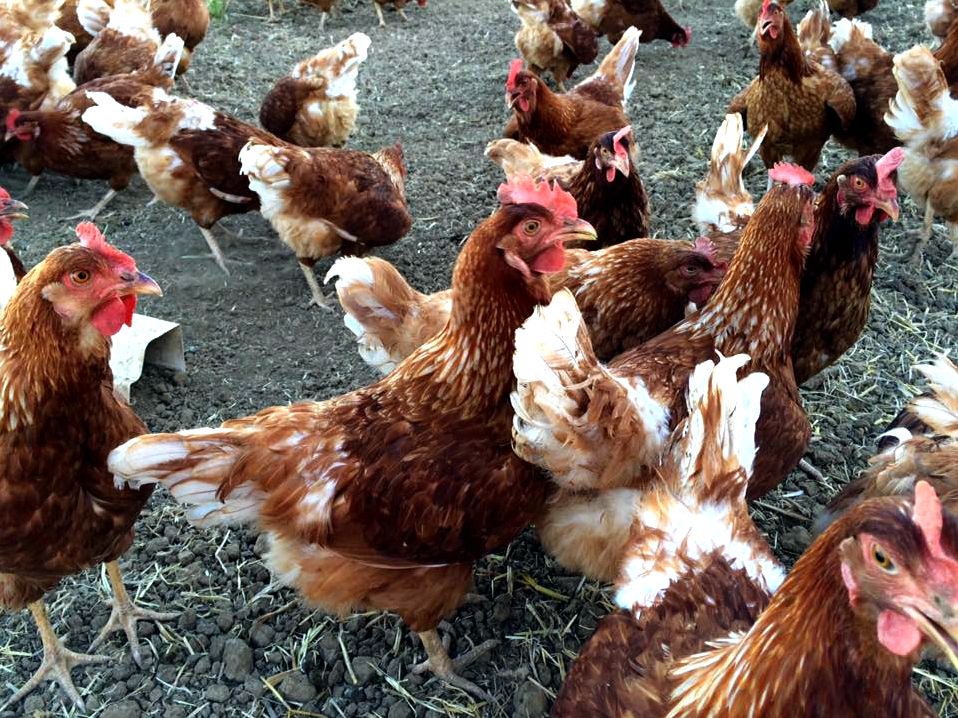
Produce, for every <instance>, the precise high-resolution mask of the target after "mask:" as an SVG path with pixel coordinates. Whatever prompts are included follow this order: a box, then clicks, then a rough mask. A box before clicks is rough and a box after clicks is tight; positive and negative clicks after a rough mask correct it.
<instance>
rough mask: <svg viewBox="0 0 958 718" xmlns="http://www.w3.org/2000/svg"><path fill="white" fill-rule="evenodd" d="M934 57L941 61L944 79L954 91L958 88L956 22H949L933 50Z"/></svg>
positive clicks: (957, 26) (957, 37)
mask: <svg viewBox="0 0 958 718" xmlns="http://www.w3.org/2000/svg"><path fill="white" fill-rule="evenodd" d="M935 59H936V60H938V62H940V63H941V69H942V71H943V72H944V73H945V81H946V82H947V83H948V86H949V87H950V88H951V89H952V92H953V93H954V91H955V90H958V87H956V86H958V23H954V22H953V23H951V25H950V26H949V28H948V33H947V34H946V35H945V37H944V39H943V40H942V42H941V45H940V46H939V47H938V49H937V50H935Z"/></svg>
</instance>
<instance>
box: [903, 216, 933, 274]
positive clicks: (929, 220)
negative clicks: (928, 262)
mask: <svg viewBox="0 0 958 718" xmlns="http://www.w3.org/2000/svg"><path fill="white" fill-rule="evenodd" d="M934 222H935V208H934V207H932V206H931V202H930V201H928V200H925V221H924V223H923V224H922V226H921V233H920V234H919V235H918V239H917V241H916V242H915V246H914V247H912V250H911V257H910V258H909V261H910V262H911V263H912V264H913V265H916V266H917V265H921V260H922V258H923V256H924V254H925V246H926V245H927V244H928V242H929V241H930V240H931V233H932V231H933V230H934Z"/></svg>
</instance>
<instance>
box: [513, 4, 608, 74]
mask: <svg viewBox="0 0 958 718" xmlns="http://www.w3.org/2000/svg"><path fill="white" fill-rule="evenodd" d="M512 11H513V12H514V13H516V15H518V16H519V20H520V21H521V22H522V26H521V27H520V28H519V30H518V31H517V32H516V37H515V45H516V49H517V50H518V51H519V54H520V55H522V57H523V59H524V60H525V61H526V63H528V65H529V69H530V70H532V72H534V73H536V74H537V75H542V74H543V73H544V72H545V71H546V70H548V71H549V72H551V73H552V76H553V77H554V78H555V81H556V84H557V85H558V86H559V90H560V91H562V92H565V81H566V80H568V79H569V78H570V77H571V76H572V73H574V72H575V70H576V68H577V67H578V66H579V65H589V64H591V63H592V62H594V61H595V58H596V57H597V56H598V54H599V37H598V35H597V34H596V32H595V30H593V29H592V27H591V26H590V25H589V24H588V23H586V22H585V21H583V20H582V18H580V17H579V16H578V15H576V14H575V13H574V12H573V11H572V8H571V7H569V3H568V1H567V0H512Z"/></svg>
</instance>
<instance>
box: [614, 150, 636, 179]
mask: <svg viewBox="0 0 958 718" xmlns="http://www.w3.org/2000/svg"><path fill="white" fill-rule="evenodd" d="M612 166H613V167H614V168H615V169H616V171H617V172H620V173H621V174H622V176H623V177H628V176H629V172H630V170H631V169H632V163H631V162H629V158H628V156H623V155H613V157H612Z"/></svg>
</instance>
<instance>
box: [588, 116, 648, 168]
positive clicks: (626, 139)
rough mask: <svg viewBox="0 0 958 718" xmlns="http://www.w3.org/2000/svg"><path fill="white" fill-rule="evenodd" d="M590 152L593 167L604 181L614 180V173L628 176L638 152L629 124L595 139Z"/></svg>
mask: <svg viewBox="0 0 958 718" xmlns="http://www.w3.org/2000/svg"><path fill="white" fill-rule="evenodd" d="M592 153H593V155H594V158H595V168H596V170H598V172H599V173H600V174H601V175H602V176H603V177H605V181H606V182H614V181H615V177H616V173H618V174H621V175H622V176H623V177H628V176H629V173H630V172H631V171H632V165H633V164H634V162H635V158H636V155H637V154H638V151H637V149H636V146H635V142H634V141H633V137H632V127H631V125H626V126H625V127H623V128H622V129H621V130H619V131H618V132H606V133H605V134H604V135H602V136H601V137H600V138H599V139H598V140H597V141H596V143H595V147H594V148H593V150H592Z"/></svg>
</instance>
